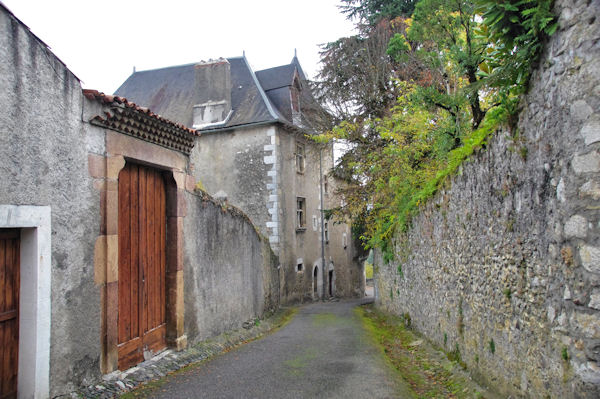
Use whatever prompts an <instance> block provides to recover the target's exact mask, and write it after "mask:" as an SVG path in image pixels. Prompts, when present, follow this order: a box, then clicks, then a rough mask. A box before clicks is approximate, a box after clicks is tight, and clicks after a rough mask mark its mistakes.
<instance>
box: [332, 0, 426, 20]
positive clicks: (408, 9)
mask: <svg viewBox="0 0 600 399" xmlns="http://www.w3.org/2000/svg"><path fill="white" fill-rule="evenodd" d="M342 3H343V4H342V5H341V6H340V9H341V10H342V12H343V13H344V14H346V16H347V17H348V18H349V19H357V20H358V21H359V22H360V23H362V24H366V25H368V26H374V25H376V24H377V23H378V22H379V21H380V20H382V19H388V20H392V19H395V18H396V17H409V16H410V15H411V14H412V12H413V10H414V8H415V4H416V3H417V0H391V1H390V0H342Z"/></svg>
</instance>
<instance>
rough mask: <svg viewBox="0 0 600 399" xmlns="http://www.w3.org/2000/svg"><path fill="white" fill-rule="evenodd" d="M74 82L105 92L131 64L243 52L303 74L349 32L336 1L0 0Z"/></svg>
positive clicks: (140, 66)
mask: <svg viewBox="0 0 600 399" xmlns="http://www.w3.org/2000/svg"><path fill="white" fill-rule="evenodd" d="M0 1H2V2H3V3H4V5H5V6H6V7H7V8H8V9H9V10H11V11H12V13H13V14H15V16H16V17H17V18H19V19H20V20H21V21H22V22H23V23H24V24H25V25H27V26H28V27H29V29H30V30H31V31H32V32H33V33H34V34H35V35H37V36H38V37H39V38H40V39H41V40H42V41H43V42H44V43H46V44H47V45H48V46H49V47H50V48H51V50H52V51H53V52H54V54H56V55H57V56H58V58H60V59H61V61H62V62H64V63H65V64H66V65H67V67H68V68H69V69H70V70H71V72H73V73H74V74H75V75H76V76H77V77H78V78H79V79H81V81H82V85H83V87H85V88H89V89H96V90H99V91H103V92H105V93H113V92H114V91H115V90H116V89H117V88H118V87H119V86H120V85H121V83H123V82H124V81H125V79H127V78H128V77H129V75H131V73H132V72H133V68H134V67H135V68H136V70H138V71H141V70H147V69H155V68H162V67H167V66H172V65H181V64H189V63H194V62H199V61H202V60H208V59H216V58H219V57H235V56H240V55H242V53H243V52H244V51H245V54H246V58H247V59H248V61H249V62H250V65H251V66H252V68H253V69H254V70H255V71H257V70H261V69H265V68H270V67H274V66H278V65H284V64H289V62H290V61H291V59H292V57H293V56H294V49H296V51H297V54H298V59H299V60H300V63H301V64H302V68H303V69H304V72H305V73H306V74H307V75H308V76H309V78H314V76H315V74H316V72H317V71H318V62H319V47H318V45H319V44H323V43H327V42H330V41H333V40H336V39H338V38H340V37H343V36H349V35H351V34H352V33H353V24H352V22H351V21H348V20H346V19H345V17H344V15H342V14H341V13H340V12H339V10H338V8H337V6H338V5H339V3H340V2H339V0H295V1H293V0H253V1H245V0H214V1H206V0H167V1H165V0H145V1H142V0H0Z"/></svg>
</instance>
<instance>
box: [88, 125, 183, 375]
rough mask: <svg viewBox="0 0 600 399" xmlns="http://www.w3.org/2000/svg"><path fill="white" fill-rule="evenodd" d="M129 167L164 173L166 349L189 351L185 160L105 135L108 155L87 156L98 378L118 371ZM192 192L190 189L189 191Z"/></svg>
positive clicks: (161, 149)
mask: <svg viewBox="0 0 600 399" xmlns="http://www.w3.org/2000/svg"><path fill="white" fill-rule="evenodd" d="M127 162H132V163H138V164H142V165H146V166H149V167H152V168H155V169H158V170H161V171H163V175H165V177H166V178H165V182H166V188H167V204H166V205H167V209H166V211H167V222H166V223H167V243H166V251H167V253H166V255H167V270H166V287H165V288H166V294H167V295H166V307H167V309H166V317H167V346H168V347H169V348H173V349H175V350H177V351H179V350H182V349H184V348H185V347H186V346H187V336H186V335H185V331H184V301H183V295H184V287H183V239H184V236H183V220H184V217H185V216H186V200H185V191H186V188H187V190H188V191H190V181H191V182H192V183H191V185H193V178H191V176H188V175H187V174H186V170H187V166H188V158H187V156H185V155H184V154H182V153H179V152H176V151H174V150H170V149H167V148H164V147H161V146H158V145H155V144H152V143H149V142H145V141H142V140H140V139H137V138H134V137H130V136H127V135H124V134H121V133H117V132H114V131H111V130H106V154H105V155H96V154H90V155H89V156H88V167H89V170H90V174H91V176H92V177H94V178H95V181H94V186H95V187H97V188H99V191H100V204H101V205H100V211H101V227H100V236H99V237H98V238H97V240H96V244H95V247H94V274H95V282H96V284H98V285H100V286H101V306H102V318H101V320H102V326H101V348H102V349H101V356H100V358H101V364H100V368H101V371H102V373H104V374H108V373H110V372H113V371H115V370H117V369H118V300H119V298H118V295H119V294H118V275H119V273H118V263H119V257H118V253H119V252H118V251H119V248H118V245H119V237H118V232H119V221H118V208H119V207H118V204H119V198H118V177H119V173H120V172H121V170H122V169H123V168H124V167H125V164H126V163H127ZM192 191H193V188H192Z"/></svg>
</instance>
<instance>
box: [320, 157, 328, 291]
mask: <svg viewBox="0 0 600 399" xmlns="http://www.w3.org/2000/svg"><path fill="white" fill-rule="evenodd" d="M319 190H320V192H321V274H322V276H323V277H322V279H321V281H322V282H323V293H322V295H321V299H323V300H324V299H325V293H326V292H327V284H326V282H325V276H326V273H325V211H324V209H323V148H322V147H321V146H319Z"/></svg>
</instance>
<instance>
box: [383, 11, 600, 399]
mask: <svg viewBox="0 0 600 399" xmlns="http://www.w3.org/2000/svg"><path fill="white" fill-rule="evenodd" d="M555 9H556V12H557V14H559V15H560V19H559V23H560V28H559V30H558V31H557V32H556V34H555V35H554V36H552V38H551V39H550V40H549V42H548V43H547V44H546V46H545V49H544V53H543V55H542V59H541V62H540V65H539V67H538V68H537V70H536V71H535V73H534V75H533V78H532V82H531V87H530V90H529V93H528V94H527V96H526V97H525V99H524V101H523V102H522V112H521V113H520V115H519V122H518V135H516V134H515V131H512V132H510V131H508V130H503V131H500V132H498V133H497V134H496V135H495V136H494V137H493V138H491V139H490V142H489V144H488V146H487V148H486V149H484V150H481V151H480V152H479V153H478V154H475V155H474V156H473V157H472V160H471V161H469V162H467V163H466V164H464V165H463V168H462V169H461V170H460V172H459V173H458V175H457V176H455V177H454V178H453V179H452V180H451V182H450V183H449V184H448V185H447V187H446V188H445V189H443V190H441V191H440V192H438V194H437V195H436V196H435V197H434V198H433V199H432V200H430V201H429V203H428V204H427V205H426V206H425V207H424V208H423V210H422V211H421V213H420V214H419V215H418V216H417V217H416V218H415V219H414V221H413V226H412V228H411V230H410V231H409V232H408V234H407V235H406V236H400V235H398V236H396V237H395V255H396V256H395V259H394V261H392V262H390V263H389V264H385V263H384V262H382V259H381V254H377V256H376V287H377V304H378V306H381V307H383V308H386V309H388V310H390V311H393V312H395V313H398V314H408V315H410V318H411V320H412V325H413V326H414V327H415V328H416V329H418V330H420V331H421V332H423V333H424V334H425V335H426V336H427V337H428V338H430V339H432V340H433V341H435V342H436V343H437V344H438V345H440V346H441V347H444V348H445V349H446V350H448V351H450V350H458V351H460V356H461V358H462V359H463V361H465V362H466V364H467V367H468V369H469V370H471V371H472V372H473V373H474V374H475V375H476V376H478V377H479V378H480V379H481V380H483V381H484V382H487V383H488V384H489V385H491V386H492V387H493V388H495V389H497V390H498V391H499V392H500V393H501V394H503V396H508V395H512V396H513V397H533V398H546V397H556V398H558V397H560V398H586V397H587V398H597V397H599V396H600V241H599V240H600V207H599V205H600V203H599V200H600V67H599V65H600V46H599V39H600V21H599V20H598V18H597V17H598V15H600V2H598V1H584V0H579V1H566V0H558V1H557V2H556V4H555Z"/></svg>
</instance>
